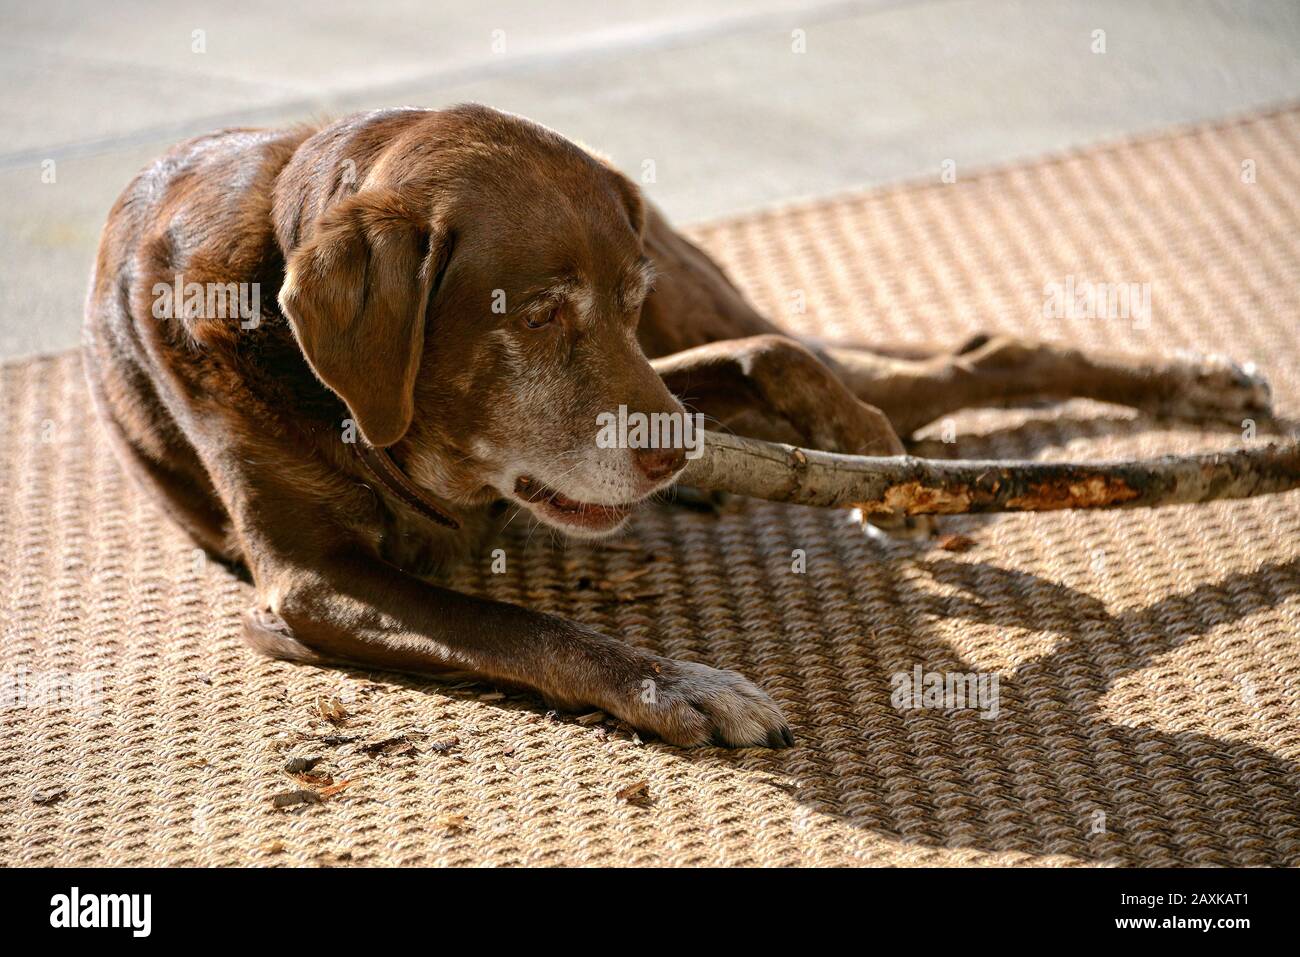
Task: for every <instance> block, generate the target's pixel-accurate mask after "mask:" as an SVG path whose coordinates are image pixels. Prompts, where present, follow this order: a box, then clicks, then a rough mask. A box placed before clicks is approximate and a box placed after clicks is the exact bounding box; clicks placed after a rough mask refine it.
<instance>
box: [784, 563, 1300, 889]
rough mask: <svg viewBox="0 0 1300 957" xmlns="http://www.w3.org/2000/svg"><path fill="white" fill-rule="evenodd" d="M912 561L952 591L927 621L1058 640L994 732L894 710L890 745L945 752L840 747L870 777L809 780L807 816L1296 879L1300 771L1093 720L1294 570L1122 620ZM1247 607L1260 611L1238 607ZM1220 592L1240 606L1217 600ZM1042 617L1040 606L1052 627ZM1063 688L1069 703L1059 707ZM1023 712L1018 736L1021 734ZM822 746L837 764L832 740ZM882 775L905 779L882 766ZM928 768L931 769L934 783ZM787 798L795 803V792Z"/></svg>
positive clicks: (1297, 580) (943, 666)
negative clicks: (994, 598)
mask: <svg viewBox="0 0 1300 957" xmlns="http://www.w3.org/2000/svg"><path fill="white" fill-rule="evenodd" d="M917 564H918V565H919V566H920V567H922V568H924V569H926V570H927V571H928V572H929V573H930V574H931V575H932V576H933V578H934V579H935V580H936V581H940V582H944V583H947V584H949V585H952V586H954V587H956V588H958V589H960V591H961V596H960V597H959V598H956V599H953V598H951V597H947V598H943V599H940V600H938V601H937V603H936V607H935V608H934V612H935V613H936V614H937V615H939V616H941V617H948V618H959V619H962V620H965V621H972V622H980V623H985V624H994V625H997V626H999V627H1023V628H1025V629H1027V630H1034V631H1040V632H1041V631H1047V632H1049V633H1050V632H1055V633H1057V634H1060V635H1061V636H1062V637H1063V638H1064V639H1065V640H1064V641H1062V643H1061V644H1059V645H1057V646H1056V647H1055V648H1053V650H1052V651H1051V652H1050V653H1048V654H1046V655H1043V656H1041V657H1038V658H1035V659H1033V660H1031V661H1028V662H1026V663H1024V664H1023V665H1021V666H1020V667H1018V668H1017V669H1016V670H1015V672H1014V673H1013V674H1011V675H1010V676H1004V677H1003V678H1002V680H1001V682H1000V688H999V691H1000V696H1001V698H1000V712H1001V713H1000V715H999V717H998V718H997V719H994V720H991V721H987V722H986V721H983V720H981V719H980V718H979V717H978V716H977V715H976V714H975V713H973V712H972V711H964V712H959V711H943V710H939V709H926V710H924V711H915V712H910V713H909V715H910V717H909V718H904V717H903V716H902V714H901V713H898V712H895V715H896V717H897V720H898V722H899V725H900V727H899V732H900V735H901V736H903V737H906V736H907V735H908V730H907V729H908V728H909V727H910V728H912V730H913V732H914V733H915V735H916V737H921V736H925V737H926V738H927V739H928V740H927V746H928V747H929V748H933V745H934V744H935V742H941V741H947V742H949V744H950V747H949V748H947V749H946V753H944V754H942V755H941V756H939V757H938V758H936V756H935V755H934V754H933V753H932V751H930V750H927V753H926V754H925V755H924V756H922V755H918V754H917V753H915V752H912V751H900V750H897V749H895V750H893V751H891V752H890V754H889V755H887V756H882V755H880V754H878V753H873V746H872V741H870V740H862V741H860V742H854V743H853V744H852V745H851V746H850V750H852V751H854V752H856V755H857V757H859V758H860V759H861V763H862V765H863V766H864V768H869V767H871V766H875V769H876V772H877V773H876V774H874V775H855V776H854V778H853V781H852V791H851V793H850V791H849V790H848V789H846V788H845V783H846V782H844V781H843V780H842V779H839V778H837V777H836V776H835V775H834V774H830V773H828V774H827V775H825V776H823V777H821V778H819V780H818V782H817V784H818V790H819V791H820V792H821V795H820V797H819V798H818V799H814V800H809V801H806V802H805V803H807V804H808V805H809V806H811V807H813V808H814V809H816V810H817V811H820V812H822V813H829V814H832V815H834V816H835V817H837V818H838V819H840V820H842V821H844V822H846V823H849V824H852V825H855V826H861V827H867V828H870V829H871V830H874V831H876V832H878V833H880V834H882V835H884V836H887V837H889V838H891V839H894V840H898V841H902V842H904V843H908V844H920V845H925V846H932V847H939V848H956V847H971V848H977V849H980V850H984V851H1020V852H1025V853H1030V854H1040V855H1046V854H1069V855H1072V856H1075V857H1082V858H1084V859H1087V860H1092V861H1105V862H1112V863H1124V864H1170V865H1178V864H1238V865H1240V864H1248V865H1274V866H1277V865H1289V866H1295V865H1297V864H1300V799H1298V798H1297V795H1298V794H1300V764H1297V763H1295V762H1293V761H1290V760H1287V759H1284V758H1281V757H1279V756H1277V755H1274V754H1272V753H1270V752H1268V751H1265V750H1263V749H1261V748H1258V747H1255V746H1253V745H1250V744H1246V743H1242V742H1238V741H1233V740H1230V739H1222V738H1215V737H1212V736H1209V735H1205V734H1198V733H1188V732H1167V731H1161V730H1157V729H1153V728H1149V727H1129V726H1127V725H1123V724H1117V723H1115V722H1114V721H1113V720H1112V719H1111V718H1109V717H1108V716H1106V715H1105V714H1103V713H1102V710H1101V707H1100V699H1101V698H1102V696H1103V695H1104V694H1105V693H1106V691H1107V690H1109V688H1110V687H1111V686H1112V684H1113V682H1114V680H1115V679H1116V678H1117V677H1122V676H1123V675H1125V674H1129V673H1131V672H1133V671H1136V670H1138V669H1140V668H1143V667H1145V666H1147V665H1149V664H1150V663H1151V662H1152V660H1153V659H1154V658H1155V657H1156V656H1158V655H1161V654H1163V653H1165V652H1168V651H1171V650H1173V649H1176V648H1178V647H1180V646H1181V645H1183V644H1184V643H1185V642H1187V641H1188V640H1189V639H1191V638H1193V637H1196V636H1198V635H1201V634H1204V633H1206V632H1208V631H1209V630H1211V629H1212V628H1216V627H1222V626H1223V625H1226V624H1229V623H1230V621H1231V620H1232V619H1231V618H1230V617H1229V611H1230V610H1232V612H1233V614H1234V615H1235V616H1236V618H1237V619H1238V620H1239V619H1240V618H1242V617H1246V616H1248V615H1250V614H1254V613H1257V612H1259V611H1261V610H1264V609H1265V608H1268V607H1272V606H1273V605H1276V604H1278V603H1280V602H1282V601H1284V600H1285V599H1287V598H1288V597H1290V596H1293V595H1295V594H1298V593H1300V558H1297V559H1293V560H1291V561H1289V562H1285V563H1278V564H1270V565H1264V566H1262V567H1260V568H1258V569H1255V570H1253V571H1250V572H1242V573H1237V574H1233V575H1229V576H1227V577H1226V578H1224V579H1222V580H1221V581H1218V582H1215V583H1212V584H1204V585H1199V586H1197V587H1195V588H1193V589H1191V590H1190V591H1188V592H1185V593H1182V594H1173V595H1169V596H1168V597H1166V598H1164V599H1161V600H1160V601H1158V602H1155V603H1153V604H1151V605H1148V606H1146V607H1145V608H1138V609H1133V610H1129V611H1125V612H1121V613H1119V614H1111V613H1110V612H1108V611H1107V610H1106V608H1105V606H1104V605H1103V603H1102V602H1100V601H1098V600H1097V599H1096V598H1093V597H1092V596H1090V595H1087V594H1085V593H1083V592H1080V591H1077V590H1075V589H1071V588H1068V587H1065V586H1063V585H1061V584H1059V583H1056V582H1052V581H1048V580H1046V579H1043V578H1041V577H1039V576H1036V575H1032V574H1029V573H1026V572H1022V571H1014V570H1010V569H1004V568H1000V567H997V566H994V565H989V564H983V563H964V562H956V561H951V560H933V561H920V562H918V563H917ZM990 578H992V580H993V582H994V583H995V584H994V586H993V587H994V589H995V590H996V591H1001V590H1002V589H1006V592H1009V593H1012V594H1014V595H1016V596H1017V599H1018V600H1017V601H1016V602H1015V603H1014V604H1011V603H1006V602H999V603H996V604H995V603H992V602H989V601H987V600H985V599H984V598H982V597H981V594H980V592H981V591H983V592H984V593H987V592H988V590H989V588H990ZM1261 586H1262V587H1261ZM1247 593H1248V594H1250V595H1251V596H1252V597H1256V596H1257V597H1258V598H1259V601H1258V603H1257V604H1255V605H1253V606H1250V607H1238V606H1240V605H1241V602H1240V596H1241V595H1243V594H1247ZM1228 595H1235V596H1238V601H1237V602H1236V603H1229V602H1227V601H1224V600H1223V597H1224V596H1228ZM1216 599H1218V606H1219V608H1221V609H1222V610H1223V615H1222V616H1221V617H1216V619H1215V620H1214V621H1202V620H1199V619H1198V618H1197V617H1196V614H1197V611H1198V609H1200V608H1204V607H1205V603H1206V602H1207V601H1215V600H1216ZM1043 608H1051V609H1052V613H1051V617H1050V619H1048V620H1045V619H1044V616H1043V614H1042V611H1041V609H1043ZM1174 622H1176V624H1174ZM949 650H950V651H951V649H949ZM1102 661H1104V662H1105V672H1104V673H1103V670H1102V668H1101V667H1099V666H1098V662H1102ZM918 663H919V664H920V665H921V666H922V667H923V668H924V669H925V670H927V671H940V672H957V673H970V672H979V671H981V670H982V669H981V667H980V666H979V665H978V664H977V663H972V662H968V661H966V660H965V659H963V658H962V657H961V656H960V655H957V654H955V653H953V654H951V655H950V656H948V657H943V658H938V659H935V658H931V659H930V660H926V661H920V662H918ZM888 682H889V678H888V676H887V675H883V674H882V675H881V685H880V692H879V697H878V700H879V701H883V702H885V705H886V707H889V705H888V702H889V695H890V692H891V689H890V686H889V683H888ZM1063 688H1070V689H1071V690H1070V693H1069V697H1068V698H1066V697H1064V696H1063V695H1062V689H1063ZM1248 693H1258V692H1248ZM889 710H893V709H892V708H889ZM1022 715H1023V716H1028V717H1031V718H1032V726H1030V725H1028V723H1025V724H1022V723H1021V722H1020V720H1019V717H1018V716H1022ZM876 717H879V712H877V714H876ZM917 725H924V728H923V730H918V729H917V727H916V726H917ZM801 731H802V734H803V737H804V740H803V741H802V742H801V743H803V744H805V745H807V746H809V747H811V748H813V749H817V748H820V747H822V746H823V742H821V741H819V740H817V738H816V737H815V735H816V730H815V729H801ZM810 735H811V736H812V740H808V738H809V737H810ZM958 741H960V745H957V744H956V742H958ZM827 744H828V746H829V747H833V748H835V749H843V747H844V744H845V742H844V741H843V740H836V741H835V742H834V743H833V744H831V743H827ZM839 760H840V759H839V758H838V757H837V762H838V761H839ZM890 760H892V761H900V760H901V761H903V762H906V763H907V765H908V766H907V767H904V768H898V767H892V768H891V767H888V766H887V763H888V762H889V761H890ZM935 760H940V761H942V762H943V764H944V766H943V768H942V769H940V770H939V772H938V773H937V774H936V772H935V767H934V764H933V762H934V761H935ZM775 763H776V764H779V763H780V762H779V761H778V762H775ZM863 777H866V778H868V780H870V781H874V782H875V785H876V786H875V788H874V790H870V789H869V790H867V791H866V792H865V793H864V791H863V787H862V784H863ZM891 777H892V778H894V779H895V780H902V779H906V780H908V781H911V782H916V781H925V780H926V779H927V777H929V778H930V779H931V780H934V781H935V784H936V785H937V786H936V787H934V788H933V789H931V790H929V791H928V792H927V790H925V789H924V788H922V789H916V788H913V789H912V790H911V791H910V793H907V794H906V795H904V794H902V793H899V792H898V791H896V790H895V791H891V789H890V788H889V786H888V784H889V781H890V779H891ZM868 788H870V785H868ZM963 791H964V792H965V795H966V796H964V797H963V794H962V792H963ZM794 794H795V796H796V797H798V798H800V799H801V800H802V795H801V794H800V792H799V791H796V792H794ZM844 808H852V809H853V810H852V811H851V812H849V813H845V812H844V811H842V810H841V809H844ZM1099 814H1100V815H1104V816H1099ZM1264 835H1267V837H1265V836H1264Z"/></svg>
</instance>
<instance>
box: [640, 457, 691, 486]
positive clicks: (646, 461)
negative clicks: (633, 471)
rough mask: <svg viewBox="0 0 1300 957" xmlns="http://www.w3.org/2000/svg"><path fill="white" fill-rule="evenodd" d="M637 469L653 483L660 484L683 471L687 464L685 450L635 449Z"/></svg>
mask: <svg viewBox="0 0 1300 957" xmlns="http://www.w3.org/2000/svg"><path fill="white" fill-rule="evenodd" d="M632 458H634V459H635V460H636V467H637V468H639V469H640V470H641V474H642V475H644V476H645V477H646V478H648V479H649V480H650V481H652V482H659V481H662V480H663V479H666V478H667V477H668V476H670V475H672V474H673V473H674V472H678V471H681V468H682V466H683V465H685V464H686V450H685V449H633V450H632Z"/></svg>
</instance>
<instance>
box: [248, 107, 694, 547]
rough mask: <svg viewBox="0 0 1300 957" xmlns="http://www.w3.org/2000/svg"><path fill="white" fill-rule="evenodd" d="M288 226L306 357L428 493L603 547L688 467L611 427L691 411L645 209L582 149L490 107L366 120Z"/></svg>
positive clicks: (284, 235) (303, 176)
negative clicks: (512, 513)
mask: <svg viewBox="0 0 1300 957" xmlns="http://www.w3.org/2000/svg"><path fill="white" fill-rule="evenodd" d="M274 214H275V223H276V230H277V236H278V238H279V241H280V244H281V247H282V248H283V249H284V250H285V254H286V258H287V268H286V276H285V281H284V284H283V286H282V288H281V292H280V297H279V301H280V306H281V308H282V310H283V311H284V314H285V315H286V317H288V319H289V321H290V323H291V324H292V326H293V329H294V333H295V335H296V337H297V340H298V343H299V345H300V346H301V348H302V351H303V354H304V356H305V357H306V359H307V361H308V362H309V363H310V365H311V367H312V369H313V370H315V372H316V374H317V376H319V378H320V379H321V381H322V382H324V383H325V384H326V385H327V386H328V387H329V388H331V389H332V390H333V391H334V392H335V393H337V394H338V395H339V396H340V397H341V398H342V399H343V401H344V402H345V403H346V404H347V406H348V408H349V410H350V411H351V413H352V417H353V419H354V420H355V422H356V424H357V427H358V428H359V429H360V431H361V434H362V436H363V438H364V439H365V441H367V442H369V443H370V444H372V445H374V446H376V447H392V448H393V449H394V450H395V451H397V452H399V453H400V458H401V459H402V461H403V462H404V465H405V467H406V470H407V472H408V474H410V476H411V477H412V479H413V480H414V481H416V482H417V483H418V484H421V485H424V486H426V487H428V488H429V489H430V490H431V491H433V492H435V493H436V494H438V495H440V496H442V497H444V498H446V499H448V500H450V501H453V502H460V503H463V504H467V505H470V504H481V503H484V502H486V501H490V500H493V499H497V498H503V497H504V498H507V499H512V500H514V501H516V502H518V503H520V504H521V505H523V506H525V507H527V508H528V509H530V510H531V511H532V512H533V513H534V514H535V515H536V516H537V517H539V518H540V519H541V520H543V521H544V522H546V523H547V524H549V525H552V526H555V527H557V528H560V529H562V530H564V531H566V532H570V533H574V534H578V535H597V534H602V533H606V532H610V531H613V530H614V529H616V528H618V527H619V526H620V525H622V524H623V522H624V521H625V519H626V517H627V514H628V512H629V510H630V509H631V507H632V506H633V505H634V504H635V503H637V502H638V501H640V500H642V499H644V498H645V497H646V496H648V495H650V494H652V493H653V492H655V491H657V490H659V489H661V488H663V487H664V486H666V485H667V484H669V483H670V482H671V481H672V479H673V477H674V476H675V475H676V474H677V472H679V471H680V469H681V468H682V466H683V465H684V462H685V454H684V450H683V449H682V447H681V445H680V443H679V444H678V445H677V446H676V447H663V444H662V443H656V444H657V445H658V447H649V445H650V443H648V442H646V441H645V440H644V434H642V435H641V436H640V437H638V436H637V435H635V434H634V435H633V438H632V441H631V442H624V441H621V438H622V435H621V433H619V432H618V429H617V427H616V428H615V429H614V430H613V431H611V428H610V426H611V425H612V424H614V423H623V422H628V421H630V422H632V423H633V425H634V426H635V424H636V423H637V422H638V414H639V415H641V416H646V417H648V418H651V419H652V421H655V422H663V421H664V419H663V416H665V415H670V416H679V417H684V416H685V413H684V410H683V409H682V407H681V405H680V404H679V403H678V402H677V400H676V399H675V398H674V397H673V396H672V395H671V394H670V393H669V392H668V390H667V389H666V388H665V387H664V384H663V382H662V381H661V380H660V378H659V376H658V375H656V374H655V372H654V370H653V369H652V368H651V367H650V364H649V362H648V361H647V359H646V357H645V355H644V354H643V352H642V351H641V348H640V346H639V345H638V342H637V328H636V327H637V321H638V317H639V315H640V311H641V305H642V302H643V300H644V299H645V297H646V296H647V295H648V294H649V292H650V287H651V283H652V282H653V269H652V266H651V264H650V262H649V260H647V259H646V258H645V254H644V250H643V247H642V239H641V232H642V228H643V224H644V219H645V214H644V206H643V203H642V200H641V197H640V195H639V193H638V191H637V189H636V187H635V186H634V185H633V184H632V183H631V182H629V181H628V180H627V179H626V178H625V177H623V176H622V175H621V174H619V173H617V172H616V171H614V170H612V169H611V168H609V167H608V166H606V165H605V164H604V163H602V162H601V161H599V160H598V159H596V158H594V157H593V156H592V155H590V154H589V153H587V152H586V151H584V150H583V149H581V148H580V147H578V146H576V145H575V144H573V143H571V142H569V141H568V140H565V139H564V138H562V137H560V136H559V135H557V134H555V133H553V132H551V131H549V130H546V129H544V128H542V127H540V126H537V125H535V124H533V123H530V122H528V121H526V120H522V119H520V118H518V117H514V116H509V115H506V114H502V113H498V112H496V111H494V110H490V109H487V108H484V107H478V106H470V107H458V108H455V109H452V110H444V111H438V112H428V111H418V110H401V111H389V112H385V113H379V114H370V115H365V116H361V117H355V118H352V119H349V120H344V121H341V122H340V123H337V124H335V125H334V126H331V127H329V128H327V129H325V130H322V131H321V132H320V133H318V134H316V135H315V136H313V137H312V138H311V139H309V140H308V141H307V142H306V143H305V144H304V145H303V147H301V148H300V149H299V150H298V153H297V154H296V155H295V157H294V159H293V161H292V162H291V163H290V164H289V166H288V167H286V169H285V171H284V173H282V174H281V176H280V178H279V180H278V181H277V184H276V187H275V196H274ZM620 406H621V407H623V409H624V415H623V416H622V417H620V416H619V411H620ZM611 416H613V418H612V419H611ZM632 431H633V432H634V433H635V428H633V430H632ZM672 434H674V435H689V434H690V432H689V427H688V428H686V429H683V430H678V431H675V432H673V433H672ZM611 439H615V440H614V441H611ZM629 445H640V446H641V447H639V448H634V447H629Z"/></svg>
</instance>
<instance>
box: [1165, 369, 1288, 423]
mask: <svg viewBox="0 0 1300 957" xmlns="http://www.w3.org/2000/svg"><path fill="white" fill-rule="evenodd" d="M1166 376H1167V377H1168V379H1169V389H1168V394H1167V395H1166V396H1165V397H1163V398H1162V399H1160V400H1159V401H1157V402H1156V403H1154V404H1153V407H1152V408H1151V411H1153V412H1155V413H1156V414H1158V415H1165V416H1170V417H1173V418H1180V419H1193V420H1212V421H1222V422H1228V423H1231V424H1232V425H1240V420H1241V419H1242V418H1243V417H1246V418H1251V417H1254V418H1262V419H1268V418H1269V417H1270V416H1271V414H1272V407H1273V406H1272V398H1273V396H1272V390H1271V389H1270V387H1269V384H1268V379H1266V378H1265V377H1264V376H1263V375H1262V374H1261V373H1260V371H1259V370H1258V369H1257V368H1256V367H1255V365H1254V363H1249V362H1248V363H1246V364H1245V365H1240V364H1238V363H1236V362H1233V361H1232V360H1231V359H1229V358H1227V357H1226V356H1221V355H1186V356H1184V357H1182V358H1181V359H1179V360H1178V361H1177V362H1175V363H1173V364H1172V365H1171V366H1170V367H1169V368H1168V370H1167V371H1166Z"/></svg>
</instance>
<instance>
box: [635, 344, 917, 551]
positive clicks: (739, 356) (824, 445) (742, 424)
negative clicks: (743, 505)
mask: <svg viewBox="0 0 1300 957" xmlns="http://www.w3.org/2000/svg"><path fill="white" fill-rule="evenodd" d="M651 365H652V366H654V369H655V371H656V372H658V373H659V374H660V376H662V377H663V379H664V382H665V383H666V384H667V386H668V388H669V390H670V391H671V392H673V394H674V395H676V396H677V397H678V398H679V399H681V400H682V402H683V403H684V404H685V405H686V406H687V407H688V408H690V409H692V410H694V411H698V412H701V413H703V414H704V415H705V416H706V418H707V419H709V420H710V421H711V422H712V423H715V424H716V425H718V426H722V427H724V428H727V429H730V430H732V431H735V432H738V433H740V434H743V435H748V436H751V437H753V438H758V439H766V440H768V441H778V442H792V443H796V444H800V445H807V446H810V447H813V448H818V449H823V450H825V451H827V452H843V453H847V454H851V455H902V454H903V453H904V451H905V449H904V447H903V443H902V440H901V439H900V438H899V437H898V434H897V433H896V432H895V431H894V427H893V425H892V424H891V423H890V420H889V418H888V417H887V416H886V415H885V414H884V413H883V412H881V410H880V409H878V408H876V407H875V406H874V405H870V404H868V403H866V402H863V401H862V400H860V399H859V398H858V397H857V396H855V395H854V394H853V393H852V392H850V391H849V389H848V388H847V387H846V386H845V384H844V382H842V381H841V380H840V379H839V378H838V377H837V376H836V375H835V373H834V372H832V371H831V370H830V369H829V368H828V367H827V366H826V365H824V364H823V363H822V362H821V361H820V360H819V359H818V358H817V357H816V356H815V355H813V353H812V352H811V351H810V350H809V349H808V348H807V347H805V346H803V345H802V344H800V343H799V342H796V341H795V340H794V339H790V338H788V337H786V336H780V335H760V336H751V337H749V338H745V339H728V340H724V341H721V342H713V343H709V344H708V345H703V346H697V347H695V348H693V349H687V350H685V351H683V352H678V353H674V354H673V355H669V356H664V357H663V358H661V359H655V360H654V361H653V362H651ZM866 517H867V519H868V520H869V522H870V523H871V525H873V526H875V527H877V528H881V529H883V530H885V531H887V532H890V533H891V534H896V535H897V534H902V535H919V534H927V533H929V532H930V531H932V530H933V521H932V520H931V519H929V518H928V517H926V516H921V517H915V518H914V517H902V516H892V515H880V516H866Z"/></svg>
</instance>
